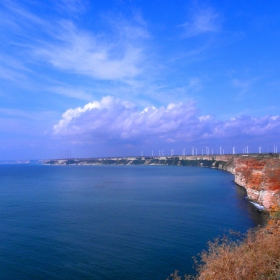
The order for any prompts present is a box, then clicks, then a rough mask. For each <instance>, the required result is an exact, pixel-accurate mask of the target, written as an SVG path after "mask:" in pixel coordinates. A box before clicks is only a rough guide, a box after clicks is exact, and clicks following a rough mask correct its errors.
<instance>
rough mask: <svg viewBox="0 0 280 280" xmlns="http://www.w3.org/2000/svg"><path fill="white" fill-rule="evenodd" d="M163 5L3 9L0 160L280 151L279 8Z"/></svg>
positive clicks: (12, 4) (58, 1)
mask: <svg viewBox="0 0 280 280" xmlns="http://www.w3.org/2000/svg"><path fill="white" fill-rule="evenodd" d="M166 2H167V3H164V2H163V1H158V0H154V1H140V0H130V1H129V0H127V1H125V0H115V1H114V0H110V1H109V0H103V1H97V0H96V1H89V0H88V1H87V0H83V1H82V0H52V1H48V0H46V1H35V0H21V1H16V0H14V1H9V0H2V1H1V3H0V28H1V32H0V36H1V38H0V82H1V88H0V100H1V103H0V159H40V158H58V157H62V156H64V155H65V154H67V151H71V156H73V157H100V156H127V155H141V153H142V154H143V155H147V156H148V155H151V154H152V151H153V153H154V155H158V153H159V150H161V151H162V150H163V151H164V154H165V155H169V154H170V153H171V149H173V150H174V153H175V154H182V150H183V149H185V151H186V154H190V153H191V151H192V148H193V147H195V148H196V149H197V150H198V153H202V150H203V151H204V153H205V151H206V147H207V148H208V149H209V150H210V151H212V149H213V151H214V153H215V152H217V151H219V149H220V147H222V149H223V150H224V151H225V153H229V152H232V147H235V149H236V152H238V153H240V152H242V151H243V150H244V149H245V147H247V146H248V147H249V151H250V152H257V151H258V148H259V147H260V146H261V147H262V151H263V152H267V151H269V152H271V151H272V152H273V151H275V148H274V147H276V146H277V147H278V146H279V150H280V137H279V135H280V94H279V90H280V75H279V73H280V3H279V2H278V1H261V0H256V1H233V0H232V1H231V0H229V1H218V0H216V1H214V0H213V1H181V0H174V1H166ZM69 153H70V152H68V154H69Z"/></svg>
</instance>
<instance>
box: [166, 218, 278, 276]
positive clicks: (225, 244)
mask: <svg viewBox="0 0 280 280" xmlns="http://www.w3.org/2000/svg"><path fill="white" fill-rule="evenodd" d="M200 258H201V260H200V261H199V262H197V264H196V266H197V272H198V275H197V276H185V277H184V278H185V279H197V280H217V279H218V280H228V279H230V280H248V279H249V280H261V279H265V280H280V226H279V223H278V221H277V222H276V223H274V222H272V224H271V225H270V226H268V227H267V228H259V229H257V230H250V231H249V232H248V233H247V234H246V236H245V238H244V239H243V240H242V241H235V242H233V241H231V240H229V239H228V238H223V239H216V240H215V241H214V242H209V244H208V250H207V251H204V252H202V253H201V254H200ZM170 277H171V278H168V279H173V280H177V279H178V280H179V279H181V278H180V276H179V275H178V272H175V273H173V274H171V276H170ZM172 277H173V278H172Z"/></svg>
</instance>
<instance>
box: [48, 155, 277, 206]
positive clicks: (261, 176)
mask: <svg viewBox="0 0 280 280" xmlns="http://www.w3.org/2000/svg"><path fill="white" fill-rule="evenodd" d="M43 163H44V164H46V165H167V166H168V165H172V166H197V167H208V168H217V169H220V170H225V171H228V172H230V173H231V174H233V175H234V182H235V183H236V184H237V185H239V186H240V187H243V188H245V190H246V192H247V196H248V199H249V201H251V202H253V203H257V204H256V205H255V206H256V207H257V208H258V209H259V210H267V211H273V210H274V209H276V208H278V207H280V158H279V155H278V154H251V155H212V156H210V155H206V156H203V155H201V156H160V157H144V156H141V157H110V158H88V159H79V158H77V159H75V158H71V159H51V160H45V161H44V162H43Z"/></svg>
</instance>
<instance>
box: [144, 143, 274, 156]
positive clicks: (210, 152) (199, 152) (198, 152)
mask: <svg viewBox="0 0 280 280" xmlns="http://www.w3.org/2000/svg"><path fill="white" fill-rule="evenodd" d="M231 153H232V154H233V155H235V154H237V151H236V148H235V147H232V151H230V152H229V153H227V154H231ZM258 153H259V154H261V153H263V151H262V146H259V147H258ZM267 153H268V151H267ZM190 154H191V155H192V156H197V155H207V156H210V155H225V154H226V153H225V149H224V148H222V147H220V148H219V149H217V150H214V149H211V148H209V147H206V148H205V149H198V148H196V147H192V149H191V153H190ZM241 154H244V155H246V154H249V146H246V147H244V148H242V153H241ZM273 154H278V147H277V146H275V145H274V146H273ZM174 155H175V150H174V149H171V150H170V156H174ZM181 155H183V156H186V149H185V148H184V149H183V150H182V154H181ZM141 156H142V157H143V156H144V153H143V151H141ZM153 156H157V155H156V154H155V153H154V151H153V150H152V157H153ZM158 156H159V157H164V156H165V152H164V150H158Z"/></svg>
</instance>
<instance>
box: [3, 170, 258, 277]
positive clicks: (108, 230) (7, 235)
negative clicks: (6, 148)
mask: <svg viewBox="0 0 280 280" xmlns="http://www.w3.org/2000/svg"><path fill="white" fill-rule="evenodd" d="M0 190H1V196H0V215H1V219H0V238H1V243H0V278H1V279H136V280H138V279H139V280H140V279H145V280H146V279H152V280H153V279H163V280H164V279H166V277H167V276H168V275H169V274H170V273H172V272H173V271H174V270H175V269H178V270H180V271H181V272H182V273H191V272H193V270H192V265H193V261H192V258H191V257H192V256H194V255H197V253H199V252H200V251H201V250H202V249H205V248H206V243H207V241H208V240H211V239H213V238H215V237H217V236H218V235H222V234H223V233H224V232H225V231H226V230H228V229H233V230H237V231H241V232H245V231H246V230H247V229H249V228H251V227H254V226H256V225H257V224H260V223H262V218H261V216H260V214H259V213H258V212H256V211H255V210H254V208H252V205H251V204H249V203H248V202H247V201H246V200H245V199H244V197H245V195H246V194H245V192H244V190H242V189H241V188H239V187H237V186H236V185H235V184H234V183H233V175H231V174H229V173H227V172H223V171H220V170H213V169H206V168H195V167H167V166H44V165H0Z"/></svg>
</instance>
